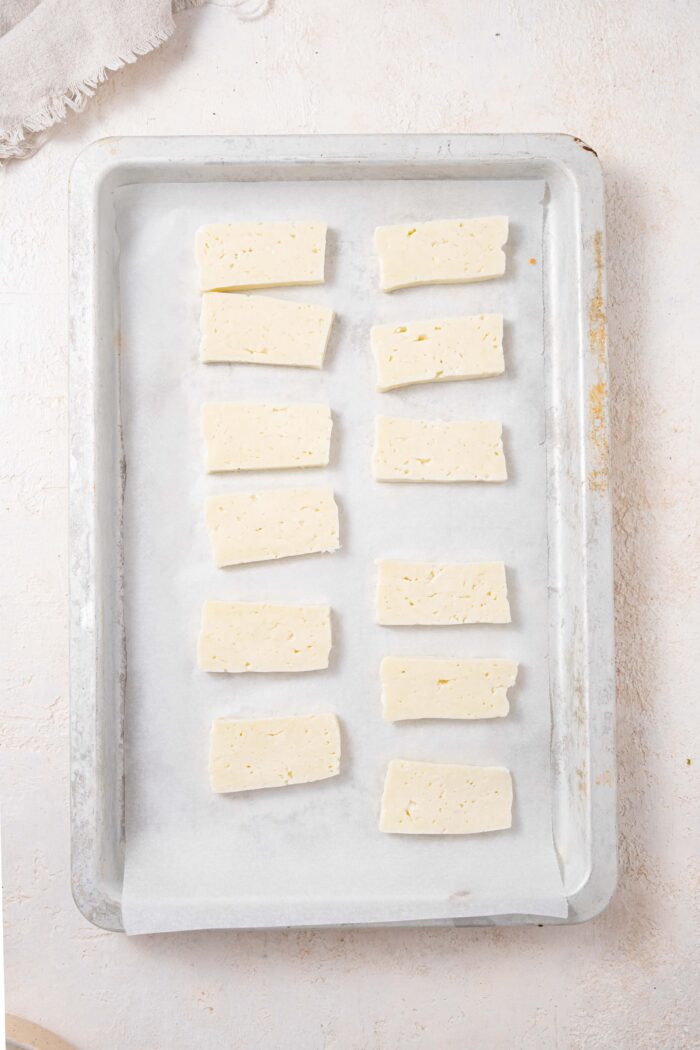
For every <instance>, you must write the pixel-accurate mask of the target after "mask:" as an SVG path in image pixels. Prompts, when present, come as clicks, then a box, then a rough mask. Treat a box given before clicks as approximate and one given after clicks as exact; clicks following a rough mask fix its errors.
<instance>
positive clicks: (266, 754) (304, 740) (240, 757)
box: [209, 715, 340, 793]
mask: <svg viewBox="0 0 700 1050" xmlns="http://www.w3.org/2000/svg"><path fill="white" fill-rule="evenodd" d="M339 772H340V727H339V725H338V719H337V718H336V716H335V715H306V716H296V717H292V718H256V719H253V720H246V719H239V718H217V719H216V720H215V721H214V722H213V723H212V727H211V750H210V754H209V776H210V780H211V786H212V790H213V791H217V792H219V793H224V792H229V791H251V790H254V789H256V788H272V787H286V786H288V785H290V784H308V783H310V782H311V781H314V780H326V779H327V778H328V777H335V776H337V775H338V773H339Z"/></svg>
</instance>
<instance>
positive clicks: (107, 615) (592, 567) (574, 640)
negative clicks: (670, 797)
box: [70, 135, 616, 930]
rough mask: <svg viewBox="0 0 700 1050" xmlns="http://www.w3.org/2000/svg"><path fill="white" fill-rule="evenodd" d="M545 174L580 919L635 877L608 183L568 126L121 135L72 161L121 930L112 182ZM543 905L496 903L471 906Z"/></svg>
mask: <svg viewBox="0 0 700 1050" xmlns="http://www.w3.org/2000/svg"><path fill="white" fill-rule="evenodd" d="M358 171H359V173H360V177H362V174H363V173H365V172H366V173H367V176H368V177H370V176H371V177H372V178H378V177H379V178H381V177H389V178H396V177H397V176H398V177H400V176H401V175H406V176H413V177H416V176H417V175H420V176H421V177H427V178H435V177H445V178H451V177H452V178H454V177H457V176H459V177H462V178H464V177H470V176H471V177H480V178H522V177H524V176H525V177H527V176H531V177H537V178H545V179H546V181H547V187H548V193H547V198H546V207H545V246H546V251H547V254H548V257H549V260H550V265H549V266H548V270H547V280H546V285H545V326H546V361H547V373H546V384H547V446H548V490H549V491H548V499H549V544H550V638H551V678H550V684H551V705H552V723H553V729H552V775H553V794H554V814H553V831H554V837H555V843H556V846H557V850H558V854H559V858H560V862H561V867H562V875H563V879H564V885H565V889H566V892H567V897H568V900H569V917H568V919H567V920H565V921H568V922H578V921H582V920H585V919H588V918H591V917H592V916H594V915H596V914H598V913H599V912H600V911H601V910H602V908H603V907H605V905H606V903H607V902H608V900H609V898H610V895H611V893H612V892H613V889H614V885H615V879H616V831H615V751H614V675H613V672H614V667H613V616H612V559H611V539H610V500H609V492H608V457H609V450H608V415H607V411H608V409H607V402H608V376H607V360H606V321H605V270H604V260H605V233H604V216H603V187H602V176H601V172H600V168H599V165H598V162H597V158H596V157H595V155H594V153H593V151H592V150H590V149H589V148H588V147H586V146H585V144H583V143H580V142H578V141H577V140H574V139H571V138H569V137H567V136H557V135H474V136H470V135H462V136H404V135H399V136H386V137H385V136H314V137H284V138H274V137H269V138H268V137H265V138H261V137H246V138H184V137H183V138H177V139H174V138H173V139H167V138H165V139H159V138H140V139H128V138H127V139H118V140H109V139H107V140H102V141H101V142H99V143H96V144H95V145H94V146H92V147H90V148H89V149H88V150H87V151H86V152H85V153H83V154H82V156H81V157H80V158H79V159H78V162H77V163H76V166H75V168H74V170H73V174H72V178H71V358H70V380H71V390H70V403H71V428H70V447H71V458H70V484H71V668H70V674H71V814H72V816H71V835H72V881H73V893H74V896H75V899H76V902H77V904H78V906H79V908H80V910H81V911H82V912H83V914H84V915H85V916H86V918H88V919H89V920H90V921H91V922H93V923H95V924H96V925H98V926H102V927H104V928H106V929H115V930H118V929H121V928H122V922H121V911H120V889H121V877H122V867H123V846H124V828H123V799H124V778H123V700H124V688H125V680H126V669H127V668H126V652H125V647H124V624H123V619H122V609H121V603H122V570H123V564H122V545H121V503H122V484H123V478H124V470H125V467H124V461H123V454H122V446H121V432H120V420H119V319H118V316H116V313H115V297H114V295H113V290H114V276H115V270H114V265H115V258H116V252H115V245H114V223H113V214H112V205H111V195H112V193H113V192H114V190H115V189H116V188H118V187H119V186H121V185H124V184H126V183H132V182H134V181H141V180H148V181H156V182H157V181H163V182H165V181H173V180H177V181H183V180H192V181H197V180H199V181H204V180H206V181H211V180H226V179H236V178H275V177H279V175H280V173H286V174H287V177H288V175H289V173H290V172H293V173H294V177H295V178H307V177H313V178H320V177H324V176H325V177H328V176H329V175H330V176H332V177H336V178H337V177H343V176H344V175H345V174H347V175H350V174H351V175H352V177H353V178H357V177H358ZM528 921H539V922H541V921H542V920H541V919H537V918H532V917H528V916H519V915H512V916H506V917H498V918H495V917H489V916H483V917H480V918H479V919H476V920H472V919H470V920H460V924H466V925H471V924H513V923H519V922H528Z"/></svg>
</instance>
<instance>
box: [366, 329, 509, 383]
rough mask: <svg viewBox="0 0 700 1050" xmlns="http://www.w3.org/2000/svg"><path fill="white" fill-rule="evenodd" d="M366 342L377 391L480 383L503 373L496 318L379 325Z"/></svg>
mask: <svg viewBox="0 0 700 1050" xmlns="http://www.w3.org/2000/svg"><path fill="white" fill-rule="evenodd" d="M370 341H371V344H372V352H373V354H374V360H375V363H376V366H377V387H378V389H379V390H396V389H397V388H399V387H402V386H411V385H412V384H414V383H447V382H449V381H451V380H455V379H486V378H488V377H489V376H498V375H501V373H502V372H504V371H505V365H504V362H503V317H502V316H501V314H479V315H478V316H476V317H435V318H433V319H432V320H429V321H407V322H406V323H405V324H379V325H375V326H374V327H373V328H372V330H371V332H370Z"/></svg>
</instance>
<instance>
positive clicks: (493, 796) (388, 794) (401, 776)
mask: <svg viewBox="0 0 700 1050" xmlns="http://www.w3.org/2000/svg"><path fill="white" fill-rule="evenodd" d="M512 807H513V781H512V778H511V775H510V773H509V772H508V770H507V769H503V768H502V767H501V766H459V765H441V764H438V763H435V762H408V761H406V760H405V759H394V760H393V761H391V762H390V763H389V766H388V768H387V773H386V780H385V782H384V795H383V797H382V812H381V817H380V820H379V829H380V831H388V832H393V833H395V834H399V835H470V834H473V833H474V832H479V831H502V830H503V829H505V828H509V827H510V826H511V824H512V815H511V813H512Z"/></svg>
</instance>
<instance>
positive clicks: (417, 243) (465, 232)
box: [374, 215, 508, 292]
mask: <svg viewBox="0 0 700 1050" xmlns="http://www.w3.org/2000/svg"><path fill="white" fill-rule="evenodd" d="M507 240H508V219H507V218H505V216H502V215H498V216H494V217H491V218H484V219H444V220H438V221H437V222H414V223H402V224H401V225H399V226H378V227H377V229H376V230H375V231H374V243H375V247H376V249H377V253H378V254H379V268H380V282H379V283H380V287H381V288H382V289H383V290H384V291H385V292H393V291H395V289H397V288H410V287H411V286H413V285H417V284H463V283H466V282H468V281H487V280H489V279H490V278H492V277H500V276H501V275H502V274H503V273H505V269H506V256H505V252H504V251H503V245H504V244H505V243H506V241H507Z"/></svg>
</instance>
